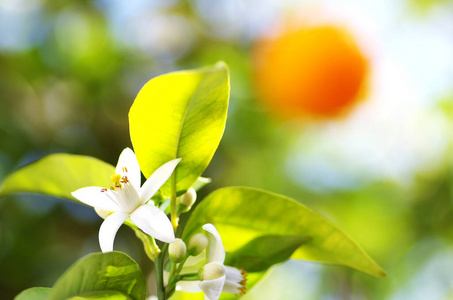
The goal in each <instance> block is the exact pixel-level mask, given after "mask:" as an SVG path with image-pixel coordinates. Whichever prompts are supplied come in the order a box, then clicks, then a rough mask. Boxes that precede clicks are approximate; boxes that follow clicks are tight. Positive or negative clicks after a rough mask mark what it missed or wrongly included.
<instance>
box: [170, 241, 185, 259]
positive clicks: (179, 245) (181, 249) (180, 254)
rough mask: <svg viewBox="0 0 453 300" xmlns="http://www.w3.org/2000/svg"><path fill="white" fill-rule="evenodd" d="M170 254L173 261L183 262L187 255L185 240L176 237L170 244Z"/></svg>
mask: <svg viewBox="0 0 453 300" xmlns="http://www.w3.org/2000/svg"><path fill="white" fill-rule="evenodd" d="M168 254H169V255H170V259H171V261H172V262H175V263H179V262H181V261H182V260H183V259H184V257H185V256H186V244H184V242H183V240H181V239H176V240H175V241H174V242H173V243H171V244H170V246H168Z"/></svg>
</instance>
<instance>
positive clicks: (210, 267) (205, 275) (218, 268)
mask: <svg viewBox="0 0 453 300" xmlns="http://www.w3.org/2000/svg"><path fill="white" fill-rule="evenodd" d="M225 273H226V269H225V266H224V265H223V264H222V263H220V262H217V261H213V262H210V263H207V264H205V265H204V266H203V268H201V269H200V272H199V276H200V279H201V280H213V279H217V278H220V277H222V276H223V275H225Z"/></svg>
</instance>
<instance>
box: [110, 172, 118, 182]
mask: <svg viewBox="0 0 453 300" xmlns="http://www.w3.org/2000/svg"><path fill="white" fill-rule="evenodd" d="M120 179H121V175H120V174H116V173H113V174H112V176H111V177H110V181H111V182H113V183H117V182H119V181H120Z"/></svg>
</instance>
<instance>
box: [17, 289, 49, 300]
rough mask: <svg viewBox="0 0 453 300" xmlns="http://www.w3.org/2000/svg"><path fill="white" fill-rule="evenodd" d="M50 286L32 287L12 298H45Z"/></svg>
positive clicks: (21, 299)
mask: <svg viewBox="0 0 453 300" xmlns="http://www.w3.org/2000/svg"><path fill="white" fill-rule="evenodd" d="M51 290H52V289H51V288H46V287H33V288H29V289H26V290H25V291H22V292H21V293H20V294H19V295H17V296H16V297H15V298H14V300H47V299H48V298H49V295H50V291H51Z"/></svg>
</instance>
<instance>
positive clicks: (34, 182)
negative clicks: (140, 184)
mask: <svg viewBox="0 0 453 300" xmlns="http://www.w3.org/2000/svg"><path fill="white" fill-rule="evenodd" d="M114 171H115V168H114V167H113V166H112V165H110V164H108V163H106V162H103V161H101V160H99V159H96V158H94V157H90V156H82V155H73V154H65V153H57V154H50V155H47V156H45V157H43V158H41V159H39V160H37V161H35V162H33V163H31V164H28V165H26V166H23V167H21V168H19V169H18V170H17V171H15V172H14V173H13V174H11V175H10V176H9V177H8V178H6V179H5V181H4V182H3V184H2V185H1V187H0V196H4V195H7V194H10V193H20V192H22V193H38V194H46V195H51V196H56V197H62V198H67V199H71V200H76V199H75V198H73V197H72V195H71V192H73V191H75V190H77V189H79V188H82V187H86V186H101V187H108V186H109V185H110V184H111V182H110V181H109V179H110V176H111V175H112V173H113V172H114Z"/></svg>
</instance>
